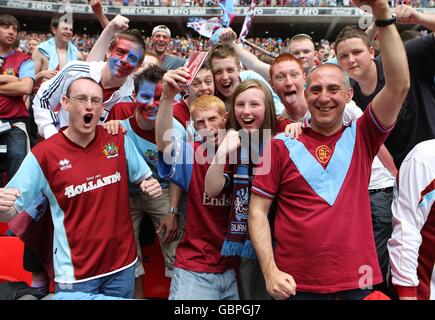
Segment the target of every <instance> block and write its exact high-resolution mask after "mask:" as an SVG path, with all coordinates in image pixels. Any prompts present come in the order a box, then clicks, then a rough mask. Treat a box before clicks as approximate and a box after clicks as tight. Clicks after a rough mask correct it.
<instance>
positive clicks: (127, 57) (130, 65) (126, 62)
mask: <svg viewBox="0 0 435 320" xmlns="http://www.w3.org/2000/svg"><path fill="white" fill-rule="evenodd" d="M142 55H143V50H142V49H141V48H139V49H138V48H137V45H135V44H134V43H133V42H131V41H129V40H127V39H122V38H121V39H119V40H118V43H117V44H116V45H115V47H114V48H113V49H112V51H111V54H110V57H109V61H108V63H109V67H110V71H111V72H112V74H113V75H114V76H115V77H126V76H128V75H130V74H131V73H132V72H133V71H134V70H135V69H136V67H137V66H138V65H139V61H140V58H141V57H142Z"/></svg>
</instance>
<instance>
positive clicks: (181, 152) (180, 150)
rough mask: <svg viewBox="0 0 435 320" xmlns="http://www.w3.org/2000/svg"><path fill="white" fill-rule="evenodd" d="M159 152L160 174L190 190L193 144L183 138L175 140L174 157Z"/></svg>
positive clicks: (185, 189)
mask: <svg viewBox="0 0 435 320" xmlns="http://www.w3.org/2000/svg"><path fill="white" fill-rule="evenodd" d="M165 155H166V154H164V153H162V152H159V163H158V170H159V176H160V177H162V178H163V179H168V180H170V181H171V182H173V183H175V184H176V185H178V186H179V187H180V188H182V189H183V190H184V191H186V192H187V191H189V186H190V181H191V179H192V170H193V157H194V150H193V145H192V144H190V143H186V142H185V141H184V140H182V139H176V140H174V142H173V147H172V157H167V156H165Z"/></svg>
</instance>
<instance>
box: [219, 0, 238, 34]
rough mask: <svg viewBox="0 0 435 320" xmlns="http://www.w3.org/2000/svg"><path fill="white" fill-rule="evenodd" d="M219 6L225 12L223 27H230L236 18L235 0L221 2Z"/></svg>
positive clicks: (220, 0) (221, 0)
mask: <svg viewBox="0 0 435 320" xmlns="http://www.w3.org/2000/svg"><path fill="white" fill-rule="evenodd" d="M219 6H220V7H221V8H222V10H223V14H222V25H223V26H224V27H225V28H226V27H229V26H230V25H231V22H232V21H233V19H234V17H235V13H234V12H235V9H234V0H219Z"/></svg>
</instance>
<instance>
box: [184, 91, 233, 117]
mask: <svg viewBox="0 0 435 320" xmlns="http://www.w3.org/2000/svg"><path fill="white" fill-rule="evenodd" d="M213 107H216V108H217V109H218V113H219V114H220V115H221V116H222V117H225V113H226V109H225V103H224V102H223V101H222V100H221V99H219V98H218V97H216V96H210V95H203V96H200V97H197V98H196V99H195V100H193V101H192V103H191V104H190V113H191V114H192V113H193V112H194V111H195V110H201V111H205V110H209V109H211V108H213Z"/></svg>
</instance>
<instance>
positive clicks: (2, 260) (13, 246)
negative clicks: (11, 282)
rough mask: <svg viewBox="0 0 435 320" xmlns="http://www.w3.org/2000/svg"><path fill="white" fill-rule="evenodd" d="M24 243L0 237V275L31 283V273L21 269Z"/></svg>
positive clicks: (11, 238)
mask: <svg viewBox="0 0 435 320" xmlns="http://www.w3.org/2000/svg"><path fill="white" fill-rule="evenodd" d="M23 252H24V242H23V241H21V240H20V238H18V237H8V236H4V237H0V274H1V275H3V276H5V277H10V278H14V279H15V281H24V282H26V283H27V284H28V285H31V282H32V273H30V272H28V271H26V270H24V269H23Z"/></svg>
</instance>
